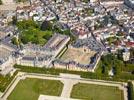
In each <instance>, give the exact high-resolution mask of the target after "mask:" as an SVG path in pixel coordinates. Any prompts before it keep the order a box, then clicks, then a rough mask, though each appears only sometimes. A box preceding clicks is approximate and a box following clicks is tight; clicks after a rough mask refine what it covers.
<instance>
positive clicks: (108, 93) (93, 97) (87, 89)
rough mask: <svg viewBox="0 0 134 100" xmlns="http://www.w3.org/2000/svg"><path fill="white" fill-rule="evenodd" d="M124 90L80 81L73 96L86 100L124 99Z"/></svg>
mask: <svg viewBox="0 0 134 100" xmlns="http://www.w3.org/2000/svg"><path fill="white" fill-rule="evenodd" d="M122 93H123V92H122V91H121V90H119V89H118V88H116V87H109V86H102V85H94V84H84V83H78V84H76V85H74V87H73V90H72V93H71V97H72V98H77V99H84V100H123V94H122Z"/></svg>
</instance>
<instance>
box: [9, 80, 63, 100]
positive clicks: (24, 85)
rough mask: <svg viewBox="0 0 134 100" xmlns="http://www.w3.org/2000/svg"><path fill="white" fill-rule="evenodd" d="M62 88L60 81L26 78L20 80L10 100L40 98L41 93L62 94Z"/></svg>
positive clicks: (36, 99) (34, 99) (33, 99)
mask: <svg viewBox="0 0 134 100" xmlns="http://www.w3.org/2000/svg"><path fill="white" fill-rule="evenodd" d="M62 88H63V83H61V82H60V81H56V80H44V79H35V78H26V79H25V80H20V81H19V83H18V84H17V86H16V87H15V89H14V90H13V91H12V93H11V94H10V96H9V97H8V100H38V98H39V95H41V94H44V95H51V96H60V95H61V92H62ZM18 98H19V99H18Z"/></svg>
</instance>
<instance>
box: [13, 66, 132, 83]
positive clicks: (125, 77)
mask: <svg viewBox="0 0 134 100" xmlns="http://www.w3.org/2000/svg"><path fill="white" fill-rule="evenodd" d="M14 67H15V68H18V69H19V70H20V71H22V72H28V73H41V74H52V75H59V74H60V73H70V74H77V75H80V76H81V77H82V78H89V79H100V80H109V81H127V80H130V79H134V75H131V77H130V75H127V74H122V75H121V76H120V75H118V76H114V77H109V76H108V75H102V74H98V73H92V72H83V71H70V70H66V69H55V68H39V67H30V66H21V65H14Z"/></svg>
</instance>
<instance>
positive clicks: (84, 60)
mask: <svg viewBox="0 0 134 100" xmlns="http://www.w3.org/2000/svg"><path fill="white" fill-rule="evenodd" d="M95 53H96V52H94V51H91V52H90V53H86V52H83V51H80V50H77V49H71V48H69V49H68V50H67V51H66V52H65V54H63V56H62V57H61V60H63V61H65V62H69V61H75V62H78V63H81V64H89V63H90V58H91V57H92V56H94V54H95Z"/></svg>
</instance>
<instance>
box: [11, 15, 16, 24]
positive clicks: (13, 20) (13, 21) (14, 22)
mask: <svg viewBox="0 0 134 100" xmlns="http://www.w3.org/2000/svg"><path fill="white" fill-rule="evenodd" d="M12 24H13V25H16V24H17V17H16V16H13V17H12Z"/></svg>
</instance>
